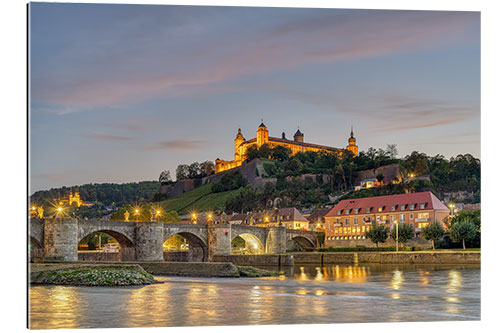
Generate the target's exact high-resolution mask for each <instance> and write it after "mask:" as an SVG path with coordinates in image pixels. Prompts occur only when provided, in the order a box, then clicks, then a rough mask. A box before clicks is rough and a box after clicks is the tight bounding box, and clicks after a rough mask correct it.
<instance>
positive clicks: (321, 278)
mask: <svg viewBox="0 0 500 333" xmlns="http://www.w3.org/2000/svg"><path fill="white" fill-rule="evenodd" d="M314 280H316V281H324V280H325V277H324V276H323V273H322V272H321V268H320V267H316V277H315V278H314Z"/></svg>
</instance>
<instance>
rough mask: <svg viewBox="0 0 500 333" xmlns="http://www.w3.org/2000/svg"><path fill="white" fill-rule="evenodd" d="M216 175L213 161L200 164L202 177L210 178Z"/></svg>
mask: <svg viewBox="0 0 500 333" xmlns="http://www.w3.org/2000/svg"><path fill="white" fill-rule="evenodd" d="M214 173H215V164H214V162H212V161H205V162H203V163H201V164H200V175H201V176H202V177H205V176H210V175H213V174H214Z"/></svg>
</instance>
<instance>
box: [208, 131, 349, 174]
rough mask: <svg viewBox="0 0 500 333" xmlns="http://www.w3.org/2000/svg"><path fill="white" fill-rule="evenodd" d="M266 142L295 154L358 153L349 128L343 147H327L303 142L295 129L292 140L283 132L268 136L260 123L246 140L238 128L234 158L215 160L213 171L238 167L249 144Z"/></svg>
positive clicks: (258, 146)
mask: <svg viewBox="0 0 500 333" xmlns="http://www.w3.org/2000/svg"><path fill="white" fill-rule="evenodd" d="M264 144H267V145H269V147H270V148H274V147H277V146H282V147H285V148H288V149H290V150H291V152H292V154H294V155H295V154H297V153H299V152H303V153H304V152H308V151H312V152H329V153H336V154H338V155H339V157H342V153H343V152H345V151H347V150H348V151H351V152H352V153H353V155H354V156H357V155H358V146H357V145H356V138H354V133H353V131H352V128H351V136H350V137H349V139H348V145H347V146H346V148H345V149H343V148H335V147H328V146H323V145H318V144H313V143H307V142H304V133H302V132H301V131H300V130H297V132H295V134H294V136H293V140H288V139H287V138H286V137H285V133H283V134H282V136H281V138H275V137H270V136H269V131H268V130H267V127H266V125H264V123H261V124H260V125H259V128H258V129H257V135H256V137H255V138H253V139H250V140H246V139H245V138H244V137H243V134H242V133H241V129H238V133H237V134H236V138H235V139H234V159H233V160H232V161H224V160H221V159H216V160H215V172H222V171H226V170H229V169H233V168H236V167H239V166H240V165H241V164H242V163H243V161H245V159H246V154H247V150H248V148H249V147H250V146H253V145H255V146H256V147H257V148H260V147H261V146H262V145H264Z"/></svg>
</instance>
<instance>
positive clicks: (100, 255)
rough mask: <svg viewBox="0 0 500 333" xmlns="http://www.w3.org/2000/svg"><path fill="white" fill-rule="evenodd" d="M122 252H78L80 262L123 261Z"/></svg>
mask: <svg viewBox="0 0 500 333" xmlns="http://www.w3.org/2000/svg"><path fill="white" fill-rule="evenodd" d="M121 260H122V254H121V252H78V261H121Z"/></svg>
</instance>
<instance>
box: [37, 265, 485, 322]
mask: <svg viewBox="0 0 500 333" xmlns="http://www.w3.org/2000/svg"><path fill="white" fill-rule="evenodd" d="M479 276H480V271H479V268H478V267H473V268H463V267H454V268H451V269H449V268H443V267H430V266H429V267H427V266H425V267H424V266H417V267H415V266H401V265H400V266H397V267H396V266H382V265H370V266H359V265H330V266H324V267H318V266H315V265H303V266H301V267H295V268H294V269H293V272H290V273H288V272H287V274H286V275H282V276H279V277H269V278H262V279H257V278H250V279H244V278H240V279H231V278H185V277H157V278H158V279H159V280H160V281H162V282H164V283H161V284H155V285H150V286H143V287H123V288H102V287H100V288H99V287H62V286H61V287H58V286H36V287H32V288H31V290H30V297H31V304H30V310H31V311H30V316H31V323H32V328H84V327H138V326H143V327H145V326H194V325H196V326H199V325H202V326H204V325H250V324H304V323H309V324H312V323H336V322H339V323H340V322H354V323H356V322H383V321H423V320H478V319H479V318H480V287H479V281H480V279H479ZM464 286H467V288H464ZM401 299H404V302H402V301H401Z"/></svg>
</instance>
